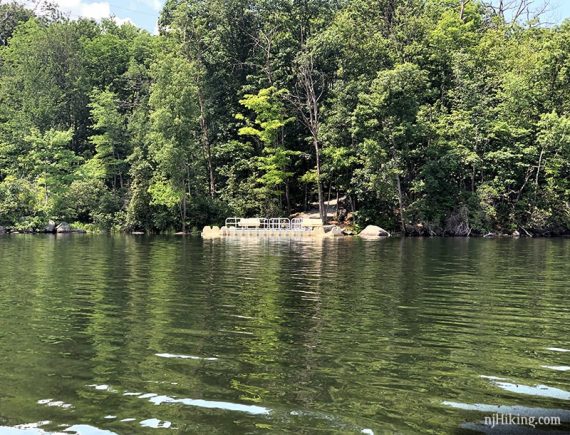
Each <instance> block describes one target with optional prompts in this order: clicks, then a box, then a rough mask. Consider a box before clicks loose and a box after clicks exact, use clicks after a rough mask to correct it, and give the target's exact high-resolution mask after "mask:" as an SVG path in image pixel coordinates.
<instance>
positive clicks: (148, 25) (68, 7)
mask: <svg viewBox="0 0 570 435" xmlns="http://www.w3.org/2000/svg"><path fill="white" fill-rule="evenodd" d="M31 1H32V0H20V2H21V3H30V2H31ZM52 1H53V2H54V3H57V4H58V5H59V6H60V8H61V10H63V11H65V12H66V13H68V14H69V16H70V17H71V18H78V17H86V18H94V19H96V20H100V19H101V18H106V17H111V16H114V17H116V19H117V21H118V22H119V23H121V22H131V23H133V24H135V25H137V26H139V27H142V28H144V29H147V30H148V31H149V32H152V33H156V31H157V24H156V23H157V19H158V14H159V13H160V9H161V8H162V5H163V4H164V0H52ZM0 3H2V0H0ZM549 3H550V8H549V12H548V14H547V16H546V21H547V22H549V23H560V22H561V21H562V20H564V19H565V18H570V0H550V1H549Z"/></svg>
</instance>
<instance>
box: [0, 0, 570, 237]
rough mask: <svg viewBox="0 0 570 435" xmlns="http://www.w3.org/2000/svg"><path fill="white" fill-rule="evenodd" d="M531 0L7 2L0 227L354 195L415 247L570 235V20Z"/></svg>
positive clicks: (372, 217) (197, 222) (301, 206)
mask: <svg viewBox="0 0 570 435" xmlns="http://www.w3.org/2000/svg"><path fill="white" fill-rule="evenodd" d="M531 6H532V2H528V1H525V0H519V1H514V0H510V1H507V2H503V1H496V2H491V1H487V2H486V1H480V0H168V1H167V2H166V5H165V6H164V8H163V10H162V12H161V16H160V19H159V34H158V35H151V34H150V33H148V32H146V31H144V30H141V29H139V28H137V27H135V26H133V25H130V24H123V25H118V24H116V23H115V21H113V20H103V21H102V22H100V23H97V22H95V21H92V20H87V19H78V20H71V19H69V18H68V17H66V16H65V15H64V14H62V13H60V12H59V11H58V10H57V8H54V7H53V6H50V5H49V4H45V5H44V6H43V8H40V9H37V8H36V10H34V11H32V10H29V9H26V8H24V7H22V6H20V5H18V4H16V3H2V2H0V225H3V226H8V227H11V228H14V229H17V230H20V231H25V230H34V229H41V228H43V227H44V226H45V225H46V223H47V222H48V221H49V220H54V221H66V222H72V223H74V224H76V225H79V226H82V227H84V228H91V229H101V230H112V231H147V232H159V231H189V230H190V229H191V228H193V227H198V228H200V227H201V226H202V225H204V224H214V223H218V224H220V223H222V222H223V220H224V219H225V217H227V216H232V215H239V216H288V215H290V214H291V213H294V212H299V211H303V210H306V209H308V208H310V207H314V205H313V206H312V205H311V204H317V205H318V207H319V209H320V214H321V217H322V218H323V219H325V218H326V207H325V205H324V204H325V201H328V200H330V199H337V198H340V200H341V203H342V207H341V208H340V211H339V216H335V218H337V219H340V220H342V219H348V222H349V223H351V224H354V225H357V226H362V225H365V224H368V223H374V224H377V225H381V226H383V227H385V228H388V229H392V230H397V231H402V232H405V233H408V234H425V235H434V234H446V235H469V234H481V233H484V232H488V231H496V232H503V233H510V232H513V231H520V232H521V233H527V234H562V233H567V232H568V231H569V229H570V21H566V22H564V23H562V24H560V25H551V24H548V23H544V22H542V16H541V15H540V10H536V9H532V7H531Z"/></svg>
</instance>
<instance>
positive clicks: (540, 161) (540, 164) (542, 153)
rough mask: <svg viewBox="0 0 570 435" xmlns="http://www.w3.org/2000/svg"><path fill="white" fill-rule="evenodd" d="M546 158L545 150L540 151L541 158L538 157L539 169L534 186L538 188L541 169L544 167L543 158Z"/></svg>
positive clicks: (537, 169)
mask: <svg viewBox="0 0 570 435" xmlns="http://www.w3.org/2000/svg"><path fill="white" fill-rule="evenodd" d="M543 156H544V150H540V156H539V157H538V168H536V178H535V180H534V184H535V185H536V186H538V176H539V175H540V167H541V166H542V157H543Z"/></svg>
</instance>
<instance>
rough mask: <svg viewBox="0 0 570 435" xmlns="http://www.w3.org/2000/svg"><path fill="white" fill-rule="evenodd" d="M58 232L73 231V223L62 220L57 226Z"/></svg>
mask: <svg viewBox="0 0 570 435" xmlns="http://www.w3.org/2000/svg"><path fill="white" fill-rule="evenodd" d="M55 230H56V232H57V233H71V225H69V224H68V223H67V222H62V223H60V224H59V225H58V226H57V227H56V229H55Z"/></svg>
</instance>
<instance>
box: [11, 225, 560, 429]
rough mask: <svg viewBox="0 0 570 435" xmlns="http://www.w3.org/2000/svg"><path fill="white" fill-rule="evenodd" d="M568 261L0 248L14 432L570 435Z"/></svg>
mask: <svg viewBox="0 0 570 435" xmlns="http://www.w3.org/2000/svg"><path fill="white" fill-rule="evenodd" d="M569 259H570V240H525V239H521V240H481V239H473V240H466V239H413V240H401V239H389V240H382V241H369V242H366V241H361V240H357V239H348V240H325V241H321V242H315V241H267V240H265V241H260V240H248V239H245V240H206V241H204V240H201V239H200V238H176V237H144V236H143V237H127V236H125V237H107V236H80V235H76V236H71V237H52V236H23V235H19V236H6V237H1V238H0V433H2V434H4V433H7V434H12V433H14V434H43V433H52V432H63V433H80V434H89V435H90V434H107V433H118V434H131V433H137V434H138V433H170V432H172V431H178V433H265V432H266V433H284V432H299V433H335V432H338V433H366V434H372V433H374V434H381V433H476V432H477V431H480V432H488V433H494V432H492V431H491V428H490V427H488V426H485V425H484V419H485V417H486V416H491V415H492V414H494V413H498V412H499V413H500V412H502V413H513V414H521V415H524V416H530V417H533V416H534V417H537V418H538V417H539V416H558V417H560V418H561V423H562V426H558V427H554V426H550V427H542V428H537V429H540V430H543V431H544V430H557V431H558V433H564V432H566V433H569V432H570V297H569V296H570V288H569V287H570V285H569V277H568V276H569V272H570V267H569ZM503 429H504V428H503ZM511 429H513V430H514V432H512V433H525V432H524V430H526V429H525V428H524V427H522V426H521V427H511ZM496 430H498V429H495V431H496ZM64 431H66V432H64ZM497 433H498V432H497ZM501 433H502V432H501Z"/></svg>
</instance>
